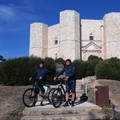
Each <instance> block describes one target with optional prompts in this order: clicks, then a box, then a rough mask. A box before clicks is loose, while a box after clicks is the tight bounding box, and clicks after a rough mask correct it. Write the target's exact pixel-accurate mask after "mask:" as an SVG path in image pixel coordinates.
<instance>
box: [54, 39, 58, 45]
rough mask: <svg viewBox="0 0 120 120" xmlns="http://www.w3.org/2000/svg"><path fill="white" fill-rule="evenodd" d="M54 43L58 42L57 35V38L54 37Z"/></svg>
mask: <svg viewBox="0 0 120 120" xmlns="http://www.w3.org/2000/svg"><path fill="white" fill-rule="evenodd" d="M54 43H55V45H57V44H58V39H57V37H55V39H54Z"/></svg>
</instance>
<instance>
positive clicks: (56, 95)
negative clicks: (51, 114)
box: [52, 88, 62, 108]
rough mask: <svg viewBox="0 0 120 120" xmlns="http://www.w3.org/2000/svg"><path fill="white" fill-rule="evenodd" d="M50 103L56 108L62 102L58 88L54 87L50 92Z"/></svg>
mask: <svg viewBox="0 0 120 120" xmlns="http://www.w3.org/2000/svg"><path fill="white" fill-rule="evenodd" d="M52 104H53V106H54V107H55V108H58V107H60V106H61V104H62V91H61V89H60V88H57V89H54V90H53V92H52Z"/></svg>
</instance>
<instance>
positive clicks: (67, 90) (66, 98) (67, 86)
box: [63, 83, 70, 107]
mask: <svg viewBox="0 0 120 120" xmlns="http://www.w3.org/2000/svg"><path fill="white" fill-rule="evenodd" d="M69 91H70V87H69V83H66V96H65V100H66V102H65V104H64V105H63V106H64V107H66V106H68V99H69Z"/></svg>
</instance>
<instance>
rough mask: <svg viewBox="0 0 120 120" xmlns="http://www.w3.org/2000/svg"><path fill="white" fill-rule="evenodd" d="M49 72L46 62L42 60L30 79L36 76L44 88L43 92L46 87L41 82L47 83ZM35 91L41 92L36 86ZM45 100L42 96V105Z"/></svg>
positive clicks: (36, 92) (42, 88)
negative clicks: (45, 65)
mask: <svg viewBox="0 0 120 120" xmlns="http://www.w3.org/2000/svg"><path fill="white" fill-rule="evenodd" d="M47 72H48V70H47V69H46V68H45V67H44V62H43V61H41V62H40V63H39V65H38V68H37V69H36V70H35V72H34V73H33V74H32V76H31V77H30V78H29V80H31V79H33V78H35V79H36V81H37V82H38V83H40V84H39V87H40V88H41V90H42V92H43V93H44V92H45V89H44V87H43V85H41V83H42V84H45V82H46V75H47ZM34 92H35V94H38V93H39V90H38V88H37V87H35V88H34ZM43 100H44V98H43V97H42V99H41V106H43Z"/></svg>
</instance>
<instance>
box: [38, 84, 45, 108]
mask: <svg viewBox="0 0 120 120" xmlns="http://www.w3.org/2000/svg"><path fill="white" fill-rule="evenodd" d="M39 87H40V89H41V91H42V93H43V94H44V93H45V89H44V87H43V85H39ZM43 101H44V97H43V96H42V95H41V103H40V105H41V106H44V104H43Z"/></svg>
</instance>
